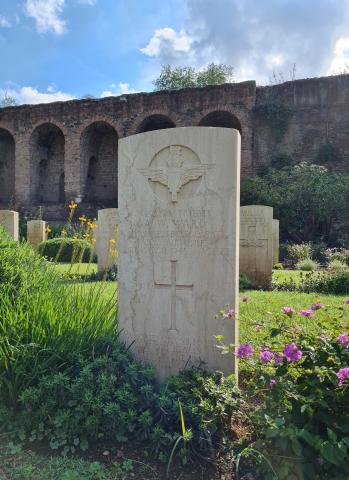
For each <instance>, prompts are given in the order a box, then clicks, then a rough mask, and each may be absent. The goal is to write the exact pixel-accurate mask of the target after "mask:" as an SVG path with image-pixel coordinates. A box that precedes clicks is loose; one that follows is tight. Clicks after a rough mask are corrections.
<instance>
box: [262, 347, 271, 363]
mask: <svg viewBox="0 0 349 480" xmlns="http://www.w3.org/2000/svg"><path fill="white" fill-rule="evenodd" d="M273 359H274V354H273V352H271V351H270V350H268V349H267V348H265V347H263V348H262V349H261V351H260V352H259V360H260V361H261V362H262V363H269V362H271V361H272V360H273Z"/></svg>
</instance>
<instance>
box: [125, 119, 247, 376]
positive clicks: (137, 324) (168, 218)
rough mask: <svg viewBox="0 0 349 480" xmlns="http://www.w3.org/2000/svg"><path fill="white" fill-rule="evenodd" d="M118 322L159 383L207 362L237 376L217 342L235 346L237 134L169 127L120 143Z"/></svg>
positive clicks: (128, 340) (237, 212)
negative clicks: (222, 315)
mask: <svg viewBox="0 0 349 480" xmlns="http://www.w3.org/2000/svg"><path fill="white" fill-rule="evenodd" d="M119 182H120V183H119V185H120V186H119V214H120V235H119V272H118V278H119V287H118V288H119V290H118V305H119V317H118V318H119V324H120V328H121V329H122V330H121V338H122V340H124V341H125V343H126V344H131V342H133V341H134V343H133V345H132V351H133V353H134V355H135V357H136V358H137V359H138V360H141V361H144V362H146V363H150V364H152V365H154V366H155V367H156V371H157V376H158V379H159V380H160V381H162V380H163V379H164V378H166V377H167V376H168V375H171V374H175V373H178V371H180V370H181V369H183V368H185V367H187V366H191V365H193V364H198V363H199V362H200V361H202V362H205V364H206V367H208V368H209V369H219V370H221V371H223V372H225V373H232V372H234V358H233V357H232V356H230V355H222V354H221V352H220V351H219V350H218V349H217V347H216V344H217V342H216V340H215V338H214V336H215V335H224V337H225V341H226V342H227V343H230V344H231V343H237V341H238V338H237V321H236V322H235V321H234V320H233V319H231V320H225V321H223V320H221V319H218V318H215V314H216V313H217V312H218V311H219V310H220V309H222V308H225V307H226V305H227V304H229V305H230V306H231V307H232V308H234V309H235V310H237V309H238V293H239V289H238V263H239V261H238V240H239V196H240V134H239V133H238V132H237V131H236V130H232V129H225V128H207V127H190V128H173V129H165V130H158V131H152V132H149V133H143V134H139V135H135V136H133V137H126V138H123V139H122V140H120V142H119Z"/></svg>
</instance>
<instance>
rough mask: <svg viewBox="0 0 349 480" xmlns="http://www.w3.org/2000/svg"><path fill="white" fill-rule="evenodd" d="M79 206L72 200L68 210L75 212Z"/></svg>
mask: <svg viewBox="0 0 349 480" xmlns="http://www.w3.org/2000/svg"><path fill="white" fill-rule="evenodd" d="M77 206H78V204H77V203H75V202H74V201H73V200H72V201H71V202H70V203H69V205H68V208H69V209H70V210H75V209H76V207H77Z"/></svg>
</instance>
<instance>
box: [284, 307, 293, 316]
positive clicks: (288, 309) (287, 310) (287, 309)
mask: <svg viewBox="0 0 349 480" xmlns="http://www.w3.org/2000/svg"><path fill="white" fill-rule="evenodd" d="M282 313H284V314H285V315H287V316H288V317H292V315H293V314H294V308H292V307H282Z"/></svg>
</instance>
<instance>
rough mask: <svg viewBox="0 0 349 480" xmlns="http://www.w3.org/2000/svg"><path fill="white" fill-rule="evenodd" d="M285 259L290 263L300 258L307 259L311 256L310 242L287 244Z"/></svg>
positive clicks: (293, 263)
mask: <svg viewBox="0 0 349 480" xmlns="http://www.w3.org/2000/svg"><path fill="white" fill-rule="evenodd" d="M286 251H287V259H288V260H289V261H290V262H291V264H292V265H296V264H297V263H298V262H300V261H302V260H307V259H309V258H311V257H312V253H313V250H312V246H311V243H310V242H309V243H305V242H304V243H300V244H295V243H293V244H288V245H287V247H286Z"/></svg>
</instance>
